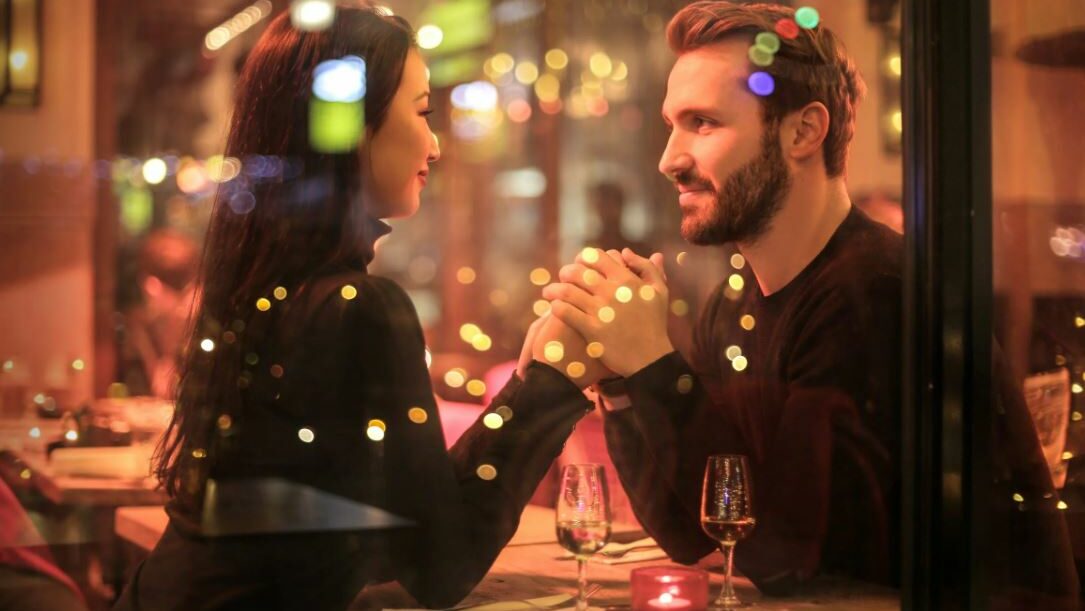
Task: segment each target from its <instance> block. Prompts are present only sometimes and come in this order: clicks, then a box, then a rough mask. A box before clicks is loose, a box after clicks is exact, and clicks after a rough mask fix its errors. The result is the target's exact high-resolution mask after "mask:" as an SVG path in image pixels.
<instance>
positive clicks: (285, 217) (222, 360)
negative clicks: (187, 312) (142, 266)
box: [155, 6, 416, 507]
mask: <svg viewBox="0 0 1085 611" xmlns="http://www.w3.org/2000/svg"><path fill="white" fill-rule="evenodd" d="M415 46H416V42H415V38H414V33H413V31H412V29H411V27H410V25H409V24H408V23H407V22H406V21H405V20H403V19H402V18H400V17H394V16H386V15H384V14H382V13H380V12H378V11H377V10H375V9H373V8H359V7H356V6H354V7H346V6H340V7H339V8H338V10H337V14H336V18H335V21H334V23H333V24H332V25H331V26H330V27H329V28H328V29H326V30H323V31H319V32H303V31H299V30H297V29H295V28H294V27H293V26H292V25H291V22H290V18H289V16H288V15H287V14H286V13H283V14H281V15H279V16H278V17H277V18H275V19H274V20H273V21H272V22H271V23H270V24H269V25H268V28H267V30H266V31H265V32H264V33H263V35H262V36H261V37H260V40H259V41H258V42H257V43H256V45H255V47H254V48H253V50H252V52H251V53H250V54H249V57H248V59H247V60H246V62H245V65H244V67H243V68H242V71H241V75H240V77H239V80H238V83H237V89H236V100H235V104H234V110H233V118H232V120H231V124H230V133H229V137H228V139H227V145H226V151H225V156H226V158H227V159H230V160H232V159H237V160H240V162H241V164H242V167H243V171H242V172H241V173H240V174H238V176H237V177H236V178H234V179H233V180H230V181H228V182H225V183H223V184H222V185H220V187H219V189H218V192H217V194H216V197H215V203H214V209H213V211H212V213H211V219H210V224H209V226H208V230H207V238H206V242H205V244H204V252H203V262H202V265H201V270H200V283H201V291H200V297H199V298H198V299H197V302H196V304H194V314H193V318H192V333H191V336H190V338H189V341H188V345H187V348H186V351H185V355H184V358H183V360H182V363H181V366H180V372H179V373H180V382H179V385H178V388H177V396H176V403H177V407H176V410H175V411H174V414H173V418H172V420H171V421H170V424H169V427H168V428H167V430H166V433H165V435H164V436H163V438H162V441H161V442H160V444H159V446H158V451H157V452H156V456H155V475H156V476H157V477H158V480H159V483H160V484H161V485H162V486H163V487H165V489H166V491H167V492H168V493H169V495H170V496H171V497H174V498H176V499H178V500H179V501H180V502H181V503H182V504H183V505H188V506H190V507H192V506H193V505H194V504H195V503H198V502H199V501H200V499H201V498H202V495H203V489H204V485H205V483H206V479H207V475H208V472H209V470H210V468H211V464H212V463H213V461H214V460H215V458H216V457H217V456H218V454H219V452H218V451H216V450H217V449H219V448H221V447H222V446H223V444H226V443H228V438H229V437H230V434H231V430H232V428H233V424H234V423H233V419H234V418H236V417H237V416H238V414H239V409H240V404H241V388H244V386H245V384H246V383H247V379H246V378H245V375H244V373H243V367H242V364H241V359H242V355H243V349H242V345H244V344H246V343H249V342H247V341H243V340H245V339H252V338H251V337H250V338H246V337H245V334H246V329H245V327H246V321H249V320H251V317H252V315H253V313H254V312H255V311H256V310H257V309H259V307H260V305H263V304H258V300H261V299H268V300H269V303H270V301H273V300H274V296H273V294H274V292H275V291H276V290H277V289H278V290H283V289H285V290H287V291H291V292H292V291H296V290H297V289H298V288H299V287H301V286H302V285H304V283H305V281H306V279H308V278H309V277H310V276H311V275H312V274H313V273H314V272H315V271H316V270H318V269H321V268H326V267H328V266H329V265H336V264H344V265H351V264H356V263H357V262H358V261H359V260H362V259H363V258H364V256H365V253H364V252H363V251H364V250H365V249H366V248H368V247H369V244H370V242H371V237H370V236H367V235H366V233H367V228H368V227H370V222H369V221H368V220H367V216H366V214H365V211H364V210H362V208H361V202H360V197H359V193H360V189H361V163H360V157H359V155H358V152H357V151H356V150H355V151H352V152H349V153H343V154H326V153H320V152H318V151H315V150H313V149H312V148H311V146H310V144H309V116H310V115H309V106H310V98H311V95H312V94H311V87H312V83H313V72H314V69H315V68H316V67H317V65H318V64H320V63H321V62H324V61H327V60H332V59H340V58H343V57H345V56H348V55H352V56H356V57H361V58H362V59H364V60H365V62H366V95H365V102H364V110H365V120H366V124H367V126H368V127H369V128H370V130H372V131H375V130H376V129H379V128H380V126H381V125H382V123H383V122H384V119H385V117H386V115H387V113H388V108H389V105H390V104H391V101H392V98H393V97H394V95H395V93H396V90H397V89H398V88H399V83H400V80H401V79H402V76H403V66H404V63H405V61H406V58H407V53H408V51H410V50H411V49H412V48H414V47H415ZM279 287H281V289H280V288H279ZM250 331H251V330H250ZM208 348H210V350H208Z"/></svg>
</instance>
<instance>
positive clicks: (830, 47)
mask: <svg viewBox="0 0 1085 611" xmlns="http://www.w3.org/2000/svg"><path fill="white" fill-rule="evenodd" d="M794 18H795V11H794V9H791V8H788V7H786V6H779V5H775V4H744V5H739V4H732V3H730V2H723V1H721V0H705V1H702V2H695V3H693V4H690V5H689V6H687V7H685V8H683V9H682V10H680V11H678V14H676V15H675V16H674V18H673V19H671V22H670V25H668V26H667V43H668V44H669V45H670V47H671V49H672V50H673V51H674V52H675V53H677V54H678V55H681V54H683V53H688V52H690V51H693V50H695V49H699V48H701V47H706V46H709V45H713V44H716V43H719V42H723V41H725V40H732V39H735V38H742V37H745V38H748V39H749V41H750V44H751V45H753V44H754V37H755V36H756V35H757V34H759V33H760V32H775V30H776V23H777V22H778V21H779V20H781V19H788V20H794ZM779 38H780V50H779V51H777V52H776V56H775V60H774V61H773V63H772V65H770V66H768V67H767V68H760V67H757V66H755V65H754V64H753V63H752V62H751V69H752V70H763V71H765V72H768V73H769V74H770V75H772V78H773V80H774V81H775V82H776V88H775V90H774V91H773V93H772V94H770V95H768V96H763V97H762V98H761V110H762V117H763V119H764V121H765V124H766V125H773V124H775V123H778V122H779V121H780V120H781V119H782V118H783V117H784V115H786V114H788V113H790V112H794V111H796V110H798V109H800V108H802V107H803V106H806V105H807V104H809V103H810V102H821V103H822V104H824V105H825V107H826V108H827V109H828V110H829V133H828V134H827V135H826V136H825V142H824V143H823V145H822V153H823V156H824V159H825V172H826V174H827V175H828V176H829V177H836V176H840V175H842V174H843V173H844V169H845V167H846V165H847V156H848V144H849V143H850V142H851V138H852V135H853V134H854V133H855V106H856V104H857V103H858V102H859V100H860V99H861V98H862V97H863V94H864V93H865V91H866V86H865V85H864V84H863V79H862V77H861V76H860V75H859V72H858V70H856V68H855V64H854V63H853V62H852V61H851V58H850V57H848V54H847V50H846V49H845V48H844V45H843V43H841V42H840V39H839V38H837V37H836V35H835V34H833V33H832V32H831V31H830V30H829V29H828V28H826V27H825V26H823V25H818V26H817V27H816V28H814V29H813V30H807V29H805V28H800V29H799V34H798V36H796V37H795V38H793V39H787V38H784V37H783V36H780V37H779Z"/></svg>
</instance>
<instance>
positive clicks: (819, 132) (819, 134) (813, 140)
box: [781, 102, 829, 161]
mask: <svg viewBox="0 0 1085 611" xmlns="http://www.w3.org/2000/svg"><path fill="white" fill-rule="evenodd" d="M828 134H829V109H828V108H826V107H825V105H824V104H822V103H821V102H810V103H809V104H807V105H806V106H803V107H802V108H801V109H799V110H797V111H795V112H793V113H791V114H790V115H788V116H787V118H786V119H784V130H783V131H782V134H781V136H782V137H781V140H782V142H781V145H782V147H783V153H784V157H786V158H788V159H793V160H795V161H805V160H807V159H809V158H810V157H811V156H813V155H815V154H817V153H818V152H819V151H821V145H822V144H823V143H824V142H825V137H826V136H827V135H828Z"/></svg>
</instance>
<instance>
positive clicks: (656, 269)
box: [518, 248, 674, 388]
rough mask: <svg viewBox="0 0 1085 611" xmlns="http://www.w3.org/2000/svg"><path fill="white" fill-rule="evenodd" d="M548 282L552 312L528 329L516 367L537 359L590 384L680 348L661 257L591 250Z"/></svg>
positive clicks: (545, 292)
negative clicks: (671, 332)
mask: <svg viewBox="0 0 1085 611" xmlns="http://www.w3.org/2000/svg"><path fill="white" fill-rule="evenodd" d="M558 279H559V280H560V282H555V283H553V284H550V285H547V286H546V287H544V288H543V297H544V298H546V299H547V300H549V301H550V312H549V313H548V314H546V315H545V316H542V317H541V318H539V319H538V320H536V321H535V322H534V323H533V324H532V325H531V328H530V329H529V330H528V333H527V338H526V339H525V340H524V347H523V349H522V351H521V354H520V362H519V367H518V371H519V373H520V375H521V377H522V376H523V373H524V369H525V368H526V367H527V364H528V363H529V362H531V360H532V359H534V360H537V361H540V362H542V363H546V364H548V365H550V366H552V367H554V368H555V369H557V370H559V371H561V372H562V373H563V374H565V376H566V377H568V378H569V379H570V380H571V381H572V382H573V383H574V384H576V385H577V386H579V387H580V388H584V387H587V386H590V385H592V384H595V383H596V382H598V381H599V380H601V379H603V378H607V377H613V376H615V375H617V376H622V377H627V376H629V375H631V374H633V373H635V372H637V371H639V370H640V369H642V368H643V367H645V366H646V365H649V364H651V363H652V362H654V361H656V360H658V359H659V358H660V357H662V356H664V355H666V354H669V353H670V352H672V351H673V350H674V347H673V346H672V345H671V342H670V339H669V338H668V337H667V307H668V304H669V303H670V302H669V292H668V290H667V279H666V276H665V275H664V273H663V255H661V254H659V253H655V254H653V255H652V256H651V257H650V258H647V259H646V258H644V257H641V256H640V255H637V254H636V253H634V252H633V251H632V250H630V249H628V248H626V249H624V250H622V251H620V252H619V251H617V250H609V251H604V250H600V249H597V248H585V249H584V250H582V251H581V252H580V254H579V255H578V256H577V258H576V262H574V263H571V264H569V265H566V266H564V267H562V268H561V270H560V271H559V272H558Z"/></svg>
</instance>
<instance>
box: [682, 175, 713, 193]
mask: <svg viewBox="0 0 1085 611" xmlns="http://www.w3.org/2000/svg"><path fill="white" fill-rule="evenodd" d="M672 182H674V185H675V186H676V187H677V186H683V187H687V188H691V189H704V190H706V191H713V192H715V190H716V189H715V188H713V186H712V183H711V181H709V180H708V179H707V178H705V177H704V176H701V175H700V174H698V173H697V172H695V171H693V170H686V171H684V172H681V173H678V174H675V175H674V178H673V179H672Z"/></svg>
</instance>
